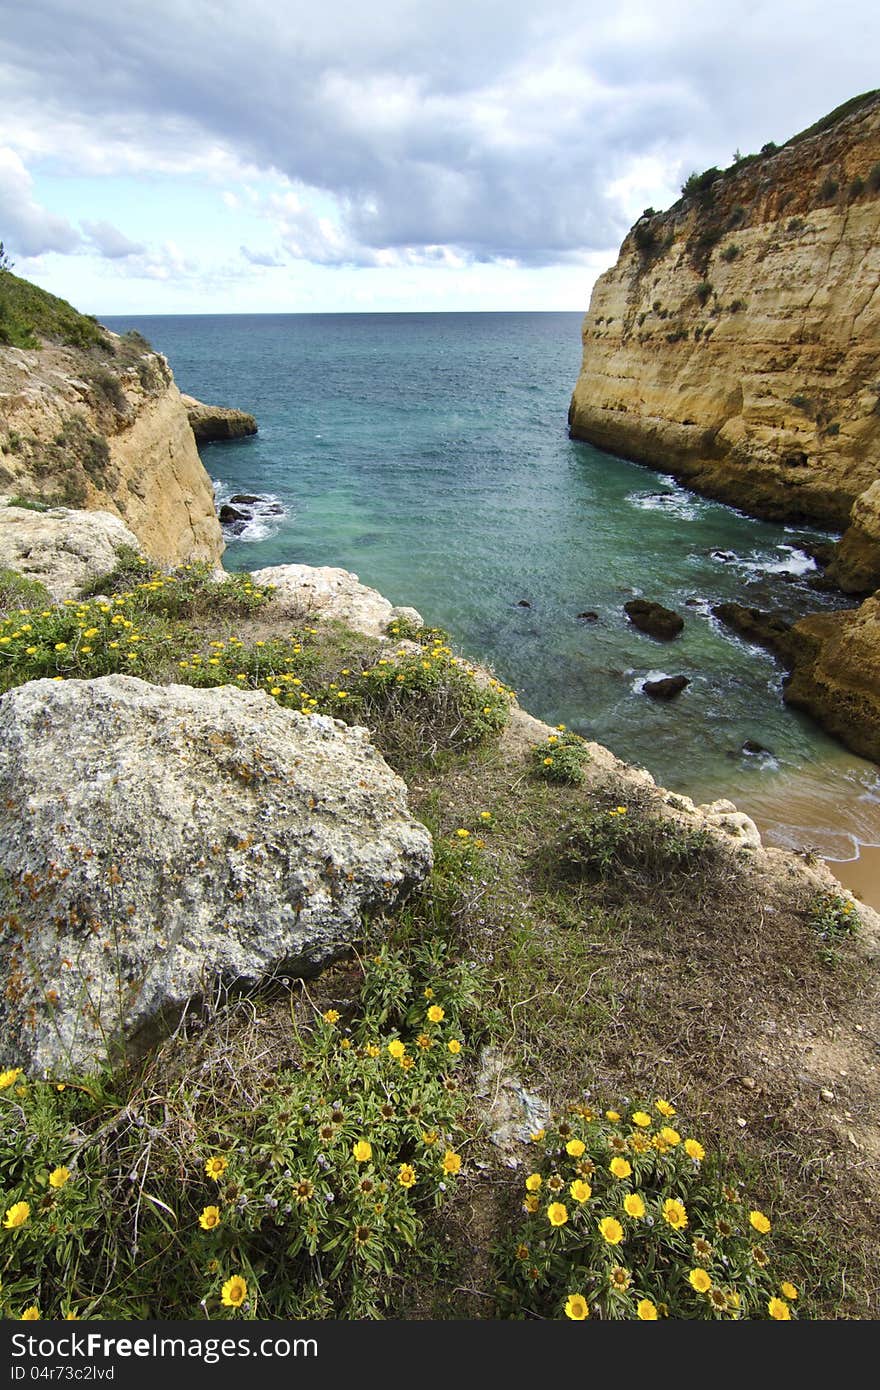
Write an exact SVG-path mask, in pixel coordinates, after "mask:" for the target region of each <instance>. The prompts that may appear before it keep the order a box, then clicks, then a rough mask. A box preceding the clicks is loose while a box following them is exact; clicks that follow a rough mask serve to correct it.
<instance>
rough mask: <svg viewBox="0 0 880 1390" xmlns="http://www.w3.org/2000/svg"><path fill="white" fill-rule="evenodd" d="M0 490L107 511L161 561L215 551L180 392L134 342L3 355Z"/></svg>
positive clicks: (54, 346)
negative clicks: (118, 518)
mask: <svg viewBox="0 0 880 1390" xmlns="http://www.w3.org/2000/svg"><path fill="white" fill-rule="evenodd" d="M8 278H9V280H10V282H11V281H12V280H13V279H14V278H15V277H8ZM19 283H24V282H19ZM0 341H2V340H0ZM0 490H2V491H4V492H6V493H9V494H13V495H16V496H24V497H27V498H30V499H42V500H44V501H47V502H49V503H50V504H53V505H64V506H68V507H74V508H86V509H89V510H101V511H105V512H111V513H113V514H115V515H116V516H118V517H120V518H121V519H122V520H123V521H124V522H125V523H126V525H127V526H128V527H129V528H130V529H131V531H133V532H134V534H135V535H136V536H137V538H138V540H139V541H140V543H141V545H142V546H143V549H144V551H145V552H146V553H147V554H148V555H149V556H150V557H151V558H153V559H154V560H156V561H157V562H159V563H160V564H164V565H177V564H181V563H184V562H187V561H192V560H207V561H209V562H211V563H219V560H220V556H221V554H222V552H223V539H222V535H221V531H220V525H219V522H218V520H217V515H216V510H215V507H214V496H213V489H212V486H211V480H210V478H209V477H208V474H207V473H206V471H205V469H204V467H203V465H202V463H201V460H200V458H199V455H198V450H197V448H196V442H195V439H194V437H193V432H192V430H191V428H190V425H189V420H188V418H187V412H186V408H185V406H184V405H183V403H182V400H181V396H180V392H179V391H178V389H177V387H176V385H175V384H174V379H173V377H172V374H171V370H170V368H169V366H168V363H167V362H166V361H165V358H164V357H162V356H160V355H159V354H158V353H155V352H153V351H152V350H151V348H150V347H149V345H148V344H147V343H146V342H144V340H143V339H142V338H140V337H139V335H137V334H127V335H125V336H124V337H122V338H120V337H118V336H117V335H116V334H113V333H110V332H108V331H107V330H98V331H97V333H96V340H95V341H92V342H89V343H87V344H72V343H69V342H68V343H65V342H63V341H58V340H57V339H56V340H54V341H44V342H43V343H42V345H41V346H39V347H37V346H33V347H30V346H25V347H15V346H0Z"/></svg>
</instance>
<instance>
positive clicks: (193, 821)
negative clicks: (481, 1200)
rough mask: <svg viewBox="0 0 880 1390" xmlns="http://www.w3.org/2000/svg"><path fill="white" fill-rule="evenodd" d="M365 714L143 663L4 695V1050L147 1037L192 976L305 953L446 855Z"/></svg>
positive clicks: (0, 993) (280, 966)
mask: <svg viewBox="0 0 880 1390" xmlns="http://www.w3.org/2000/svg"><path fill="white" fill-rule="evenodd" d="M431 861H432V849H431V837H430V835H429V833H428V831H427V830H426V829H425V827H424V826H423V825H421V824H419V822H418V821H416V820H414V818H413V817H412V816H411V815H410V814H409V812H408V810H407V805H406V787H405V786H404V784H403V782H402V781H401V780H400V778H399V777H397V776H396V775H395V774H394V773H393V772H391V770H390V769H389V768H388V766H387V765H386V763H385V762H384V761H383V759H382V758H381V756H380V755H379V753H378V752H377V751H376V749H375V748H374V747H373V746H372V744H371V743H370V741H369V736H368V734H367V732H366V730H364V729H359V728H354V729H353V728H349V727H347V726H346V725H343V724H341V723H339V722H338V721H336V720H332V719H329V718H327V717H325V716H321V715H312V716H308V717H306V716H303V715H301V714H299V713H296V712H294V711H290V710H283V709H281V708H280V707H279V706H278V705H276V704H275V703H274V701H272V700H271V699H270V698H269V696H268V695H266V694H264V693H263V692H260V691H246V690H238V689H234V688H232V687H229V686H225V687H221V688H219V689H213V690H194V689H191V688H190V687H188V686H176V685H175V686H168V687H164V688H162V687H158V686H153V685H149V684H147V683H146V682H144V681H141V680H137V679H135V678H134V677H131V676H107V677H104V678H102V679H100V680H94V681H79V680H71V681H64V682H54V681H49V680H43V681H34V682H32V683H30V684H28V685H24V686H20V687H19V688H17V689H16V690H13V691H10V692H9V693H8V694H7V695H5V696H3V698H2V699H0V874H2V877H3V882H4V884H5V889H6V891H5V895H4V897H5V903H4V914H5V924H6V931H5V933H4V935H3V938H2V942H0V973H2V977H3V981H2V989H0V1028H2V1031H3V1036H4V1047H5V1052H4V1056H5V1058H6V1064H7V1065H12V1064H15V1065H19V1066H23V1067H25V1068H27V1069H28V1070H31V1071H33V1070H35V1069H36V1070H44V1069H47V1070H49V1071H51V1072H58V1071H65V1070H68V1069H69V1068H89V1067H91V1066H92V1065H94V1064H97V1063H99V1062H100V1061H102V1060H103V1058H104V1057H105V1056H108V1055H110V1056H113V1055H117V1053H118V1051H119V1050H120V1046H121V1045H122V1044H124V1045H125V1047H126V1048H128V1050H130V1051H137V1050H139V1049H140V1048H142V1047H143V1046H145V1045H146V1044H147V1043H149V1042H150V1041H151V1040H152V1038H153V1037H155V1036H156V1035H157V1034H158V1033H159V1032H160V1031H161V1030H162V1029H163V1028H165V1027H167V1026H168V1025H169V1024H171V1023H173V1022H174V1021H175V1020H176V1019H177V1018H178V1017H179V1016H180V1013H181V1010H182V1008H183V1007H184V1006H185V1005H186V1003H187V1001H188V1000H190V999H191V998H192V997H193V996H202V995H206V994H208V995H210V994H211V993H212V992H216V991H217V990H218V989H222V988H225V987H239V986H242V985H249V984H253V983H254V982H257V981H260V980H262V979H265V978H266V977H267V976H271V975H273V974H276V973H278V972H291V973H309V972H313V971H315V970H316V969H318V968H319V967H321V966H322V965H323V964H325V963H326V962H328V961H329V960H331V959H332V958H333V957H334V956H336V955H338V954H339V953H340V951H342V950H344V949H345V947H346V946H347V945H349V944H350V943H351V942H353V941H354V940H355V939H356V938H357V937H358V935H359V934H360V931H361V914H362V912H363V911H364V909H366V908H377V907H384V906H388V905H390V904H391V903H393V902H394V901H395V900H396V899H397V898H398V897H399V896H400V895H401V894H402V893H404V892H406V891H407V890H408V889H410V888H411V887H413V886H414V885H415V884H417V883H418V882H419V881H420V880H421V879H423V878H424V876H425V875H426V874H427V873H428V872H429V870H430V867H431Z"/></svg>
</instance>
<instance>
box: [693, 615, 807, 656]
mask: <svg viewBox="0 0 880 1390" xmlns="http://www.w3.org/2000/svg"><path fill="white" fill-rule="evenodd" d="M712 613H713V615H714V617H716V618H718V620H719V621H720V622H722V623H724V625H725V627H730V628H733V630H734V632H738V633H739V635H740V636H741V637H745V639H746V641H747V642H756V643H757V644H758V646H761V647H766V648H767V650H768V651H771V652H773V653H774V654H775V655H776V656H779V657H781V658H782V660H783V661H785V662H787V663H788V664H789V665H791V659H790V658H791V651H792V637H791V624H790V623H786V622H783V620H782V619H781V618H777V617H776V616H775V615H774V614H773V613H765V612H763V610H762V609H760V608H746V606H745V605H744V604H742V603H718V604H716V605H715V606H714V607H713V609H712Z"/></svg>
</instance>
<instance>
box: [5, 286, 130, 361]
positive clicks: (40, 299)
mask: <svg viewBox="0 0 880 1390" xmlns="http://www.w3.org/2000/svg"><path fill="white" fill-rule="evenodd" d="M42 338H48V339H49V340H50V341H54V342H61V343H64V344H66V345H68V346H70V347H77V348H89V347H94V346H97V345H99V344H101V345H105V344H106V343H107V342H108V341H109V340H108V339H107V337H106V334H105V331H104V329H103V328H102V327H101V325H100V324H99V323H98V321H97V320H96V319H94V318H92V317H90V316H88V315H86V314H80V313H78V312H77V310H76V309H74V308H73V305H71V304H68V303H67V301H66V300H65V299H59V298H58V297H57V296H56V295H54V294H49V292H48V290H43V289H40V288H39V286H37V285H32V284H30V283H29V281H27V280H22V279H21V278H20V277H19V276H18V275H13V274H12V273H11V271H8V270H6V271H4V272H3V276H2V280H0V343H5V344H6V345H7V346H10V347H22V348H35V347H39V346H40V339H42Z"/></svg>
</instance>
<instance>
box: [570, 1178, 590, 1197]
mask: <svg viewBox="0 0 880 1390" xmlns="http://www.w3.org/2000/svg"><path fill="white" fill-rule="evenodd" d="M568 1190H569V1192H570V1193H571V1195H572V1197H573V1198H574V1200H575V1201H576V1202H589V1200H590V1198H591V1197H592V1195H593V1189H592V1188H591V1187H590V1184H589V1183H588V1182H584V1180H583V1178H575V1180H574V1182H573V1183H572V1184H571V1187H570V1188H569V1189H568Z"/></svg>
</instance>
